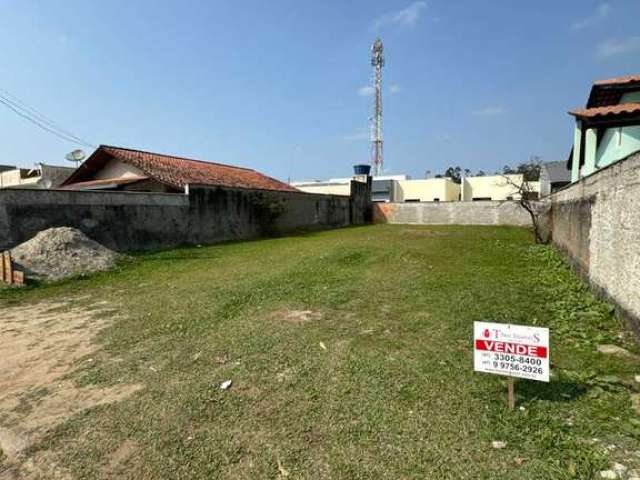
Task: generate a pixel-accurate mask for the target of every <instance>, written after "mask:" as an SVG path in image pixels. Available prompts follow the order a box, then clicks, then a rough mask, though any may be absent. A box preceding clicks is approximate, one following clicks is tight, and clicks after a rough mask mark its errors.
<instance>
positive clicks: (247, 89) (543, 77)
mask: <svg viewBox="0 0 640 480" xmlns="http://www.w3.org/2000/svg"><path fill="white" fill-rule="evenodd" d="M0 7H2V10H1V11H2V16H0V45H2V46H3V48H2V55H1V56H0V58H1V59H2V62H1V63H0V89H2V90H3V91H6V92H10V93H11V94H13V95H14V96H16V97H18V98H19V99H21V100H22V101H24V102H25V103H26V104H28V105H29V106H31V107H35V108H36V109H37V110H39V111H40V112H42V113H44V114H45V115H46V116H47V117H50V118H52V119H53V120H55V121H56V123H57V124H59V125H60V126H62V127H64V128H65V129H66V130H69V131H71V132H73V133H74V134H75V135H77V136H79V137H81V138H84V139H86V140H88V141H89V142H90V143H92V144H99V143H105V144H114V145H119V146H126V147H132V148H141V149H147V150H152V151H157V152H164V153H174V154H177V155H183V156H188V157H193V158H200V159H206V160H212V161H219V162H223V163H231V164H237V165H243V166H249V167H252V168H255V169H257V170H261V171H263V172H265V173H268V174H271V175H273V176H276V177H278V178H281V179H287V178H288V177H289V176H291V177H292V178H293V179H311V178H326V177H336V176H345V175H349V174H350V172H351V166H352V165H353V164H354V163H362V162H368V160H369V147H368V143H367V139H366V128H367V117H368V115H369V110H370V109H369V102H370V100H371V98H370V97H369V96H367V95H366V94H367V93H368V91H367V89H366V88H363V87H366V86H367V85H368V84H369V82H370V67H369V58H368V55H369V47H370V44H371V42H372V41H373V40H374V39H375V37H376V36H380V37H381V38H382V39H383V41H384V43H385V53H386V58H387V64H386V67H385V69H384V114H385V119H384V136H385V167H386V170H387V171H388V172H389V173H408V174H410V175H412V176H414V177H416V178H418V177H422V176H423V175H424V172H425V171H426V170H431V171H432V172H441V171H443V170H444V169H445V168H446V167H447V166H448V165H460V166H462V167H466V168H470V169H472V170H473V171H476V170H479V169H483V170H486V171H493V170H496V169H498V168H500V167H501V166H502V165H504V164H517V163H518V162H520V161H524V160H526V159H528V158H529V156H530V155H539V156H541V157H542V158H543V160H555V159H564V158H566V156H567V153H568V151H569V148H570V143H571V139H572V121H571V118H570V117H569V116H568V115H567V114H566V112H567V110H569V109H571V108H574V107H577V106H580V105H582V104H584V102H585V101H586V97H587V94H588V91H589V88H590V85H591V82H592V81H593V80H594V79H598V78H608V77H613V76H618V75H623V74H629V73H640V30H638V27H637V19H638V18H640V1H638V0H628V1H625V0H619V1H615V0H611V1H608V2H602V1H590V0H563V1H551V0H549V1H541V0H540V1H536V2H524V1H517V2H516V1H511V0H484V1H482V2H479V1H477V0H460V1H456V2H446V1H444V0H426V1H390V0H389V1H372V0H367V1H361V0H349V1H339V0H332V1H329V0H325V1H310V0H309V1H307V0H272V1H269V2H266V1H264V0H245V1H213V0H211V1H177V0H175V1H163V0H154V1H151V0H149V1H146V0H144V1H143V0H137V1H135V0H133V1H132V0H128V1H125V0H110V1H108V2H104V1H98V0H83V1H75V0H65V1H44V0H43V1H38V2H37V1H28V0H0ZM0 93H2V92H0ZM74 148H77V146H75V145H73V144H71V143H68V142H66V141H64V140H61V139H58V138H57V137H55V136H53V135H51V134H49V133H47V132H44V131H42V130H40V129H38V128H37V127H35V126H33V125H32V124H30V123H29V122H27V121H26V120H24V119H22V118H20V117H18V116H17V115H15V114H14V113H13V112H11V111H9V110H8V109H6V108H4V107H3V106H2V105H0V164H18V165H21V166H30V165H32V164H33V163H35V162H46V163H58V164H60V163H64V160H63V157H64V154H65V153H66V152H68V151H70V150H72V149H74Z"/></svg>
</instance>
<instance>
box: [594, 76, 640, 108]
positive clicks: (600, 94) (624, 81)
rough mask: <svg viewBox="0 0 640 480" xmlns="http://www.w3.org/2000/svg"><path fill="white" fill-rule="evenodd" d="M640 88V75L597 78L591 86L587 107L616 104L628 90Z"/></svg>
mask: <svg viewBox="0 0 640 480" xmlns="http://www.w3.org/2000/svg"><path fill="white" fill-rule="evenodd" d="M637 89H640V75H626V76H624V77H616V78H609V79H607V80H596V81H595V82H593V86H592V87H591V93H589V100H588V101H587V108H593V107H604V106H606V105H615V104H616V103H619V102H620V99H621V98H622V95H623V94H624V93H625V92H627V91H634V90H637Z"/></svg>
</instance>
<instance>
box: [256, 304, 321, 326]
mask: <svg viewBox="0 0 640 480" xmlns="http://www.w3.org/2000/svg"><path fill="white" fill-rule="evenodd" d="M268 318H269V319H270V320H279V321H281V322H285V323H291V324H293V325H302V324H303V323H308V322H312V321H315V320H320V319H321V318H322V313H320V312H314V311H313V310H289V309H286V308H285V309H282V310H276V311H275V312H272V313H271V314H269V315H268Z"/></svg>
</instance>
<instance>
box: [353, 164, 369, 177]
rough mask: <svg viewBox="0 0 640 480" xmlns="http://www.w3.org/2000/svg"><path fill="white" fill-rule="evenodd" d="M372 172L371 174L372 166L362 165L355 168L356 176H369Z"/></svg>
mask: <svg viewBox="0 0 640 480" xmlns="http://www.w3.org/2000/svg"><path fill="white" fill-rule="evenodd" d="M370 172H371V165H367V164H365V163H362V164H360V165H354V166H353V173H354V174H355V175H369V173H370Z"/></svg>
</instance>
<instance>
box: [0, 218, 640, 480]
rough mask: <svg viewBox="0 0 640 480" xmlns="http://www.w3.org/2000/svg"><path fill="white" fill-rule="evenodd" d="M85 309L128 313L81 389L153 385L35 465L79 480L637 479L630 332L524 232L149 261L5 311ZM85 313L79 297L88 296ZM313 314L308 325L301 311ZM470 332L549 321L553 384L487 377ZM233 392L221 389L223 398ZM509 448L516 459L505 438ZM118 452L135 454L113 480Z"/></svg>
mask: <svg viewBox="0 0 640 480" xmlns="http://www.w3.org/2000/svg"><path fill="white" fill-rule="evenodd" d="M61 296H62V297H65V296H74V297H82V296H85V297H86V296H89V298H90V299H91V301H101V300H106V301H108V302H110V303H111V304H112V305H113V306H115V307H116V308H117V309H118V310H119V311H121V312H123V313H126V318H124V319H120V320H117V321H116V323H115V324H114V325H113V326H112V327H110V328H108V329H107V330H105V331H103V332H102V333H101V334H100V336H99V342H100V344H101V345H102V349H101V351H100V353H99V354H97V355H94V356H93V358H94V360H95V361H93V362H90V363H89V362H79V364H78V369H77V371H76V372H75V373H74V374H73V375H74V379H75V380H76V381H77V382H78V384H79V385H82V386H92V385H100V386H108V385H114V384H117V383H119V382H124V383H132V384H133V383H136V384H143V385H144V387H145V388H144V389H143V390H141V391H139V392H137V393H136V394H134V395H133V396H131V397H129V398H128V399H126V400H124V401H122V402H119V403H115V404H111V405H104V406H100V407H96V408H93V409H90V410H88V411H86V412H85V413H83V414H80V415H76V416H75V417H73V418H72V419H71V420H69V421H67V422H66V423H64V424H63V425H62V426H60V427H59V428H57V429H55V430H54V431H52V432H50V434H49V435H48V437H47V438H46V439H45V441H43V442H42V443H41V444H39V445H37V446H36V447H34V449H33V451H34V452H37V451H41V450H49V451H50V452H53V455H55V458H56V459H57V460H58V461H59V462H60V463H61V464H62V465H63V466H65V467H67V468H69V469H70V470H71V471H72V472H73V473H74V474H75V476H76V477H77V478H113V477H117V476H121V477H122V478H132V479H133V478H135V479H142V478H157V479H168V478H183V479H193V478H207V479H210V478H225V479H226V478H285V477H287V478H291V479H294V478H295V479H297V478H308V479H323V478H336V479H370V478H389V479H400V478H433V479H449V478H450V479H465V478H474V479H475V478H486V479H495V478H501V479H546V478H548V479H564V478H593V477H595V476H597V472H599V471H600V470H603V469H607V468H609V467H610V465H611V464H612V463H613V462H614V461H618V462H621V463H623V464H625V465H627V466H628V467H629V468H640V417H639V416H638V415H637V414H636V413H634V410H633V409H632V404H631V400H630V394H632V393H634V392H635V391H636V390H637V389H638V384H635V383H634V381H633V377H634V375H637V374H640V363H639V362H638V361H636V360H634V359H632V358H620V357H614V356H604V355H602V354H599V353H597V352H596V346H597V345H598V344H600V343H614V344H618V345H621V346H625V347H626V348H628V349H631V350H632V351H635V352H638V349H637V347H636V346H635V345H634V344H633V343H632V341H631V337H630V336H629V334H628V332H624V328H623V327H622V326H621V325H620V323H619V321H618V320H616V319H615V318H614V317H613V316H612V314H611V308H610V306H608V305H607V304H605V303H602V302H600V301H597V300H596V299H594V297H593V296H592V295H591V294H590V293H588V291H587V290H586V289H585V288H584V287H583V286H582V284H581V283H579V282H578V281H577V279H576V278H575V276H574V275H573V274H572V273H571V272H570V271H569V270H568V269H566V268H565V267H564V266H563V264H562V263H561V262H560V261H559V258H558V256H557V255H556V254H555V253H554V252H553V250H552V249H551V248H549V247H540V246H534V245H532V243H531V238H530V233H529V232H528V231H526V230H523V229H518V228H507V227H413V226H411V227H409V226H389V225H382V226H369V227H361V228H352V229H344V230H338V231H331V232H324V233H319V234H313V235H307V236H299V237H293V238H282V239H273V240H263V241H255V242H243V243H233V244H225V245H219V246H212V247H203V248H188V249H187V248H185V249H175V250H170V251H164V252H159V253H152V254H144V255H140V256H136V257H135V259H134V260H133V261H131V262H128V263H127V264H125V265H123V266H122V267H121V268H120V269H119V270H118V271H115V272H111V273H107V274H101V275H97V276H95V277H91V278H89V279H86V280H77V281H72V282H65V283H61V284H58V285H53V286H40V287H37V288H30V289H26V290H24V291H15V290H6V289H5V290H1V291H0V302H3V303H5V304H14V303H17V304H23V303H28V302H34V301H37V300H39V299H50V298H59V297H61ZM83 301H87V300H86V299H85V300H82V299H81V300H78V302H83ZM301 311H306V313H301ZM474 320H487V321H496V322H513V323H523V324H534V325H541V326H549V327H551V329H552V334H551V335H552V348H551V359H552V362H553V364H554V369H553V377H552V381H551V383H549V384H543V383H535V382H526V381H520V382H517V384H516V394H517V402H518V406H519V407H523V408H522V409H520V408H517V409H516V410H515V411H514V412H509V411H507V409H506V408H505V400H506V393H505V392H506V390H505V388H506V387H505V382H504V380H503V379H501V378H500V377H496V376H490V375H481V374H474V373H473V371H472V351H471V335H472V322H473V321H474ZM227 379H231V380H233V386H232V387H231V388H230V389H229V390H226V391H221V390H220V389H218V388H217V386H218V385H219V384H220V382H222V381H224V380H227ZM494 440H500V441H504V442H507V446H506V448H504V449H494V448H492V445H491V442H492V441H494ZM123 444H126V445H128V446H129V447H128V448H130V449H131V450H133V452H134V454H133V455H129V456H127V457H126V458H124V460H123V462H122V463H123V464H121V465H118V466H117V467H114V468H115V470H113V471H111V472H107V473H105V465H107V464H109V462H110V461H111V460H110V459H111V458H112V454H113V452H114V451H117V449H118V448H119V447H121V446H122V445H123Z"/></svg>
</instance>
